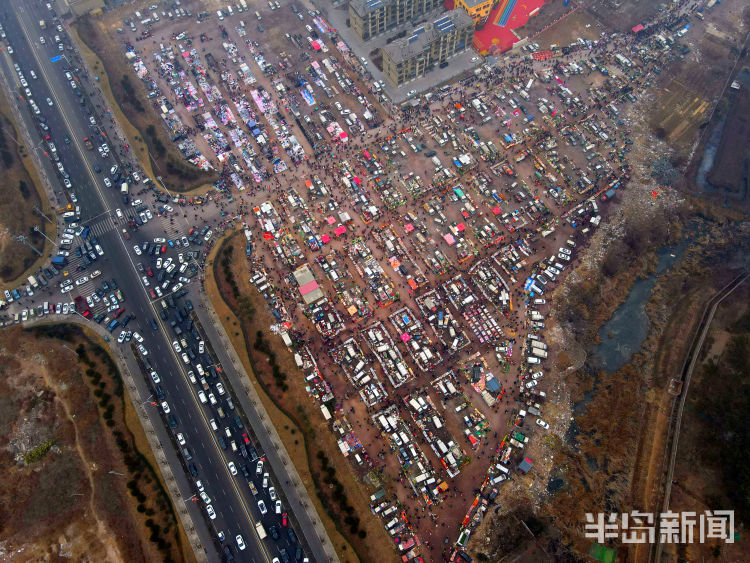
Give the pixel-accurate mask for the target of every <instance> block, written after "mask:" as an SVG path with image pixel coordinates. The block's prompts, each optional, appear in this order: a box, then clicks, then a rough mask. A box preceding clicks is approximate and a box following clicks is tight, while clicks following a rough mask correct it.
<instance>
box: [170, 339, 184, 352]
mask: <svg viewBox="0 0 750 563" xmlns="http://www.w3.org/2000/svg"><path fill="white" fill-rule="evenodd" d="M172 348H174V351H175V352H177V353H178V354H179V353H180V352H182V348H181V347H180V343H179V342H177V341H176V340H175V341H174V342H172Z"/></svg>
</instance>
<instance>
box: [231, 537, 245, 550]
mask: <svg viewBox="0 0 750 563" xmlns="http://www.w3.org/2000/svg"><path fill="white" fill-rule="evenodd" d="M234 539H235V540H236V541H237V547H238V548H239V550H240V551H245V548H246V547H247V546H246V545H245V540H243V539H242V536H241V535H240V534H237V537H236V538H234Z"/></svg>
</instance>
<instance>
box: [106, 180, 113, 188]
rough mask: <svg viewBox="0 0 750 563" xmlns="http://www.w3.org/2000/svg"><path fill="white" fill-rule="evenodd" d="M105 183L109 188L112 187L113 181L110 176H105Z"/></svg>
mask: <svg viewBox="0 0 750 563" xmlns="http://www.w3.org/2000/svg"><path fill="white" fill-rule="evenodd" d="M104 185H105V186H106V187H108V188H111V187H112V182H111V181H110V180H109V178H104Z"/></svg>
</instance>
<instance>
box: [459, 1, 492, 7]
mask: <svg viewBox="0 0 750 563" xmlns="http://www.w3.org/2000/svg"><path fill="white" fill-rule="evenodd" d="M463 2H464V4H466V7H467V8H476V7H477V6H479V5H480V4H486V3H487V2H488V0H463Z"/></svg>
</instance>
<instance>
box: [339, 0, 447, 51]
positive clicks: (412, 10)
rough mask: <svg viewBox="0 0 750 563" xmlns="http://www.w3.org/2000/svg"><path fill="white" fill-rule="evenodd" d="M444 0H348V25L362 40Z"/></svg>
mask: <svg viewBox="0 0 750 563" xmlns="http://www.w3.org/2000/svg"><path fill="white" fill-rule="evenodd" d="M443 1H444V0H350V2H349V25H350V26H351V28H352V31H354V33H356V34H357V36H358V37H359V38H360V39H361V40H362V41H369V40H370V39H372V38H373V37H376V36H378V35H382V34H383V33H385V32H386V31H390V30H391V29H393V28H395V27H398V26H399V25H401V24H404V23H407V22H410V21H412V20H415V19H417V18H419V17H420V16H423V15H424V14H426V13H428V12H431V11H432V10H436V9H437V8H440V7H442V6H443Z"/></svg>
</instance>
